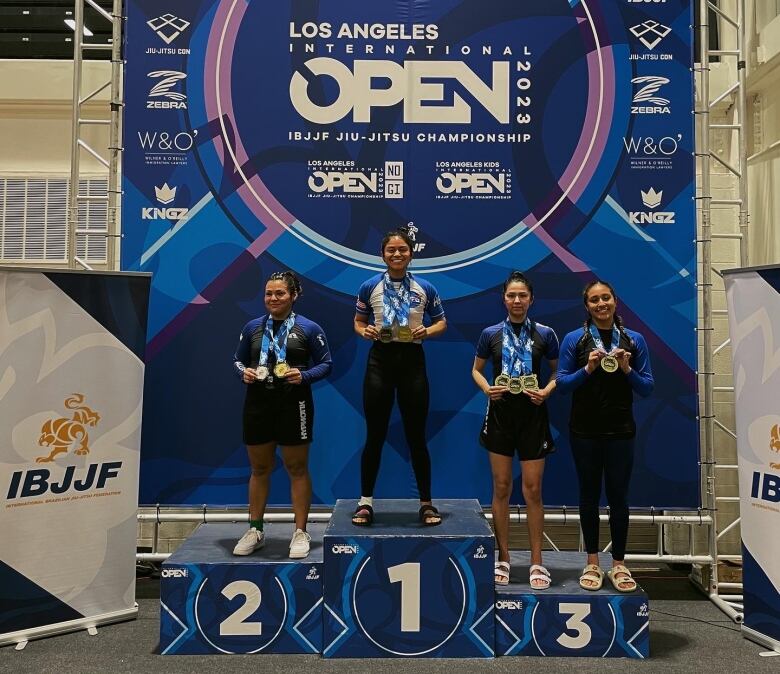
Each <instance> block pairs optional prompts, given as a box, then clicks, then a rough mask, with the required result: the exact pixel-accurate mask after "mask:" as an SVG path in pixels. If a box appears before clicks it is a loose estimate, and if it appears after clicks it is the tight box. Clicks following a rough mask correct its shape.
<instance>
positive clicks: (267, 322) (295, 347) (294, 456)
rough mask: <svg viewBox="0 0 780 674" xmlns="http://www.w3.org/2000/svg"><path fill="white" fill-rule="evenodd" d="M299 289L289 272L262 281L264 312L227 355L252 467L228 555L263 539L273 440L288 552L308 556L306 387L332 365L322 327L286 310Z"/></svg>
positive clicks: (309, 416) (309, 415) (309, 424)
mask: <svg viewBox="0 0 780 674" xmlns="http://www.w3.org/2000/svg"><path fill="white" fill-rule="evenodd" d="M300 294H301V284H300V282H299V281H298V278H297V277H296V276H295V274H293V273H292V272H291V271H285V272H281V273H274V274H271V276H270V278H269V279H268V282H267V283H266V285H265V308H266V309H267V310H268V314H267V315H266V316H261V317H260V318H255V319H254V320H252V321H249V323H247V324H246V325H245V326H244V329H243V330H242V331H241V337H240V340H239V342H238V347H237V348H236V353H235V355H234V356H233V365H234V367H235V369H236V372H237V373H238V375H239V376H240V377H241V380H242V381H243V382H244V383H245V384H246V385H247V386H246V398H245V400H244V418H243V424H244V442H245V443H246V449H247V452H248V454H249V462H250V464H251V465H252V474H251V476H250V478H249V520H250V521H249V525H250V526H249V530H248V531H247V532H246V533H245V534H244V535H243V536H242V537H241V540H239V541H238V543H237V544H236V547H235V548H234V549H233V554H234V555H249V554H251V553H252V552H254V551H255V550H257V549H258V548H261V547H263V545H264V543H265V535H264V534H263V513H264V512H265V504H266V500H267V499H268V487H269V480H270V477H271V472H272V471H273V469H274V463H275V460H276V446H277V445H279V446H280V447H281V450H282V461H283V462H284V467H285V468H286V469H287V473H288V475H289V476H290V492H291V497H292V506H293V512H294V514H295V532H294V533H293V537H292V541H290V557H291V558H293V559H301V558H303V557H306V556H307V555H308V554H309V541H310V540H311V537H310V536H309V534H307V533H306V520H307V519H308V516H309V507H310V506H311V478H310V476H309V468H308V459H309V445H310V444H311V441H312V428H313V427H314V402H313V400H312V395H311V385H312V384H313V383H314V382H316V381H319V380H320V379H323V378H325V377H327V376H328V374H330V370H331V367H332V363H331V359H330V351H329V350H328V342H327V340H326V339H325V333H324V332H323V331H322V328H321V327H320V326H319V325H317V324H316V323H314V322H312V321H310V320H309V319H307V318H304V317H303V316H301V315H300V314H295V312H294V311H293V304H294V302H295V300H297V299H298V297H299V296H300ZM309 363H311V364H312V365H311V367H309Z"/></svg>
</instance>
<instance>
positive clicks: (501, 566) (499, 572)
mask: <svg viewBox="0 0 780 674" xmlns="http://www.w3.org/2000/svg"><path fill="white" fill-rule="evenodd" d="M493 576H494V581H495V583H496V585H509V562H496V564H495V567H494V570H493Z"/></svg>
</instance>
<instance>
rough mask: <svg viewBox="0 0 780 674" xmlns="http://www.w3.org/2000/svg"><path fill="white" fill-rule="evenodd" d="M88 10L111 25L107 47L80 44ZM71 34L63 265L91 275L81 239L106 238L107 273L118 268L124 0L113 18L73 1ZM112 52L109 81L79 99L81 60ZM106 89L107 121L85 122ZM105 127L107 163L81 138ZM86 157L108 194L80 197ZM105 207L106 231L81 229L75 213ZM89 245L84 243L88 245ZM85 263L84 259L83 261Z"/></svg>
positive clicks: (82, 1)
mask: <svg viewBox="0 0 780 674" xmlns="http://www.w3.org/2000/svg"><path fill="white" fill-rule="evenodd" d="M85 4H88V5H90V7H92V8H93V9H94V10H95V11H96V12H97V13H98V15H99V16H100V17H102V18H103V19H105V20H106V21H109V22H110V23H111V27H112V31H111V43H110V44H98V43H89V42H85V41H84V6H85ZM74 20H75V26H74V32H73V101H72V113H71V144H70V148H71V154H70V185H69V190H68V236H67V262H68V267H70V268H72V269H75V268H77V267H82V268H84V269H89V268H90V266H89V265H88V264H87V262H86V261H85V260H83V259H81V258H79V257H78V255H77V236H78V235H83V236H85V237H90V236H101V237H104V238H106V262H107V265H108V267H109V268H110V269H116V268H117V264H116V261H117V245H116V240H117V239H118V238H119V237H120V236H121V233H120V219H119V203H120V195H121V189H120V183H119V176H120V172H121V163H122V149H123V148H122V147H121V124H122V107H123V105H124V104H123V102H122V95H123V93H122V75H123V63H122V22H123V17H122V0H114V2H113V8H112V12H111V13H110V14H109V13H108V12H107V11H106V10H104V9H103V8H102V7H100V5H98V4H97V2H95V0H75V2H74ZM94 50H99V51H105V50H111V76H110V78H109V80H108V81H107V82H105V83H104V84H102V85H101V86H99V87H97V88H96V89H95V90H94V91H92V92H90V93H89V94H87V95H86V96H83V97H82V92H81V89H82V80H83V72H84V54H85V53H86V52H88V51H94ZM107 88H108V89H109V106H110V111H109V116H108V119H95V118H90V117H85V116H84V115H83V108H84V105H85V104H86V103H88V102H89V101H91V100H92V99H93V98H94V97H95V96H97V95H98V94H99V93H101V92H102V91H103V90H105V89H107ZM103 125H106V126H108V127H109V137H108V148H107V150H108V159H106V158H105V157H104V156H103V154H101V153H100V152H98V151H97V150H95V149H94V148H93V147H92V146H91V145H90V144H89V143H88V142H87V141H86V140H85V139H84V138H83V137H82V131H83V130H84V128H85V127H90V126H103ZM82 150H84V151H86V152H88V153H89V154H90V155H92V157H94V158H95V159H96V160H97V161H98V162H99V163H100V164H102V165H103V166H104V167H105V168H106V170H107V172H108V176H107V183H108V189H107V192H106V194H96V195H93V194H81V195H80V194H79V185H80V183H81V151H82ZM100 201H102V202H106V203H107V209H106V226H105V228H104V229H102V230H100V229H97V230H91V229H90V230H86V229H79V228H78V222H79V207H80V205H81V204H82V203H83V204H88V203H89V202H100ZM87 243H88V240H87ZM85 257H86V255H85Z"/></svg>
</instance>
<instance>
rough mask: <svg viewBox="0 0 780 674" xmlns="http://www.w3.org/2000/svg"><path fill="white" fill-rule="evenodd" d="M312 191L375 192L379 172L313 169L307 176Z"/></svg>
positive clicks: (377, 186) (377, 187)
mask: <svg viewBox="0 0 780 674" xmlns="http://www.w3.org/2000/svg"><path fill="white" fill-rule="evenodd" d="M309 189H310V190H311V191H312V192H317V193H318V194H319V193H321V192H337V191H340V192H346V193H350V194H364V193H365V192H373V193H377V192H378V191H379V173H378V172H376V171H371V172H364V171H315V172H314V173H312V174H311V175H310V176H309Z"/></svg>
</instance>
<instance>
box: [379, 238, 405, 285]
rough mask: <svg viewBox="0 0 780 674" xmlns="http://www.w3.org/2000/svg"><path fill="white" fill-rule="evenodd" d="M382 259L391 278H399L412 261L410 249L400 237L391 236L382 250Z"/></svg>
mask: <svg viewBox="0 0 780 674" xmlns="http://www.w3.org/2000/svg"><path fill="white" fill-rule="evenodd" d="M382 259H383V260H384V261H385V264H386V265H387V271H389V272H390V275H391V276H395V277H396V278H398V277H401V276H403V275H404V274H405V273H406V269H407V267H408V266H409V263H410V262H411V261H412V249H411V248H410V247H409V244H408V243H406V241H404V240H403V238H401V237H400V236H391V237H390V238H389V239H388V240H387V243H386V244H385V247H384V248H383V249H382Z"/></svg>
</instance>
